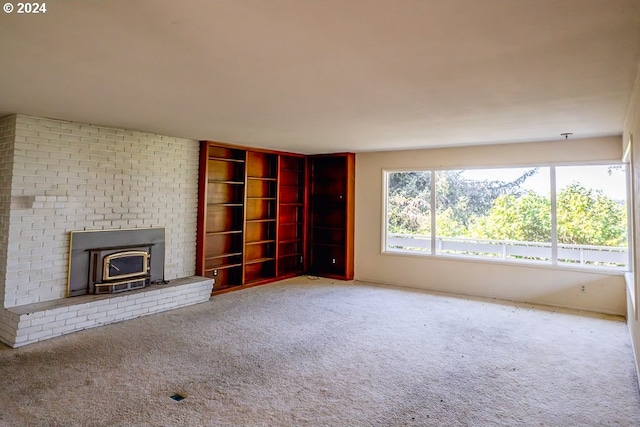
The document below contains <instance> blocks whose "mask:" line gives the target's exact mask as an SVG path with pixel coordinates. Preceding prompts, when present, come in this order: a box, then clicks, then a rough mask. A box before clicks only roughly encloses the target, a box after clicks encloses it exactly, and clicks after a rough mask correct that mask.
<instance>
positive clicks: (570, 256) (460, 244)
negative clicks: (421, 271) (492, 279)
mask: <svg viewBox="0 0 640 427" xmlns="http://www.w3.org/2000/svg"><path fill="white" fill-rule="evenodd" d="M386 249H387V250H388V251H393V252H417V253H429V252H430V251H431V237H430V236H425V235H414V234H392V233H388V234H387V245H386ZM436 254H457V255H467V256H478V257H488V258H493V259H531V260H541V261H551V243H542V242H519V241H512V240H489V239H472V238H462V237H436ZM628 261H629V255H628V248H626V247H610V246H589V245H572V244H564V243H558V262H559V263H561V264H568V265H592V266H602V267H608V268H619V269H625V268H626V266H627V263H628Z"/></svg>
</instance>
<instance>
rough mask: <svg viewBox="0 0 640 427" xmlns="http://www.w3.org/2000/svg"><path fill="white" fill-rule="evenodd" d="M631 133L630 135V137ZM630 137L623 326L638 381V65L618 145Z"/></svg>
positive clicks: (639, 174)
mask: <svg viewBox="0 0 640 427" xmlns="http://www.w3.org/2000/svg"><path fill="white" fill-rule="evenodd" d="M630 135H633V138H630ZM630 139H631V148H630V159H629V160H630V164H631V173H632V176H631V191H630V193H631V199H630V200H629V202H630V204H631V217H630V219H631V222H632V236H630V238H631V242H632V245H633V253H634V254H633V262H632V267H633V272H632V274H633V278H632V280H631V281H630V282H631V286H633V287H634V289H633V292H629V291H627V298H635V301H634V302H635V304H634V302H632V301H628V303H627V307H628V310H629V315H628V316H627V326H628V327H629V333H630V335H631V345H632V348H633V355H634V358H635V365H636V374H637V375H638V379H639V383H640V364H639V363H640V322H639V321H638V319H637V318H636V316H635V312H634V311H633V310H637V309H638V307H637V305H638V302H639V301H638V298H639V295H638V292H637V291H638V268H639V267H640V250H639V249H638V248H637V245H638V243H639V242H640V239H639V236H638V233H640V197H637V195H636V192H637V191H640V67H639V68H638V74H637V75H636V81H635V84H634V88H633V90H632V92H631V97H630V100H629V106H628V109H627V115H626V117H625V120H624V126H623V132H622V146H623V149H626V145H627V144H628V141H629V140H630Z"/></svg>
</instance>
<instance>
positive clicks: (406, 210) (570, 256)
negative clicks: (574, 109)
mask: <svg viewBox="0 0 640 427" xmlns="http://www.w3.org/2000/svg"><path fill="white" fill-rule="evenodd" d="M385 179H386V186H385V187H386V189H385V191H386V203H385V244H384V251H385V252H396V253H415V254H423V255H442V256H466V257H476V258H485V259H501V260H512V261H523V262H538V263H547V264H553V265H575V266H593V267H601V268H625V267H626V266H627V264H628V242H627V215H626V212H627V209H626V172H625V167H624V165H604V166H603V165H597V166H593V165H589V166H548V167H530V168H499V169H465V170H438V171H434V170H421V171H386V172H385Z"/></svg>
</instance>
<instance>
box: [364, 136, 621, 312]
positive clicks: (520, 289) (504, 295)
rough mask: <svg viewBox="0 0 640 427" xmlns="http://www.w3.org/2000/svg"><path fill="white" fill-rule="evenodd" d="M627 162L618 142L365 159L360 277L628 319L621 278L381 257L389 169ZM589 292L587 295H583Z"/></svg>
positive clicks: (515, 266) (503, 147) (514, 146)
mask: <svg viewBox="0 0 640 427" xmlns="http://www.w3.org/2000/svg"><path fill="white" fill-rule="evenodd" d="M621 157H622V148H621V144H620V138H619V137H607V138H592V139H571V140H560V141H553V142H544V143H524V144H510V145H493V146H478V147H464V148H447V149H431V150H411V151H392V152H372V153H359V154H357V156H356V221H355V223H356V248H355V254H356V255H355V278H356V279H358V280H370V281H375V282H381V283H388V284H395V285H401V286H409V287H415V288H421V289H430V290H437V291H444V292H454V293H459V294H465V295H477V296H486V297H494V298H500V299H506V300H514V301H525V302H531V303H538V304H547V305H553V306H561V307H570V308H578V309H584V310H590V311H598V312H603V313H613V314H620V315H624V314H625V313H626V302H625V284H624V277H623V276H622V275H621V274H607V273H599V272H593V271H579V270H576V269H566V268H564V269H563V268H552V267H550V266H549V267H531V266H525V265H518V264H512V263H507V262H491V261H475V260H460V259H454V258H442V257H439V258H435V257H423V256H411V255H395V254H382V253H381V239H382V192H383V188H382V187H383V184H382V172H383V170H384V169H403V168H417V167H429V168H456V167H484V166H512V165H534V164H549V163H553V164H566V163H572V162H599V161H612V162H617V161H619V160H620V158H621ZM583 285H584V286H585V287H586V292H580V287H581V286H583Z"/></svg>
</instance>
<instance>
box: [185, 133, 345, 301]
mask: <svg viewBox="0 0 640 427" xmlns="http://www.w3.org/2000/svg"><path fill="white" fill-rule="evenodd" d="M353 173H354V156H353V154H351V155H346V154H338V155H335V156H333V155H322V156H304V155H300V154H295V153H284V152H278V151H271V150H259V149H249V148H245V147H239V146H231V145H226V144H220V143H214V142H207V141H204V142H202V144H201V151H200V187H199V208H198V236H197V248H196V252H197V254H196V274H198V275H201V276H205V277H210V278H213V279H215V284H214V289H213V291H214V293H218V292H226V291H229V290H233V289H242V288H245V287H249V286H255V285H258V284H263V283H267V282H270V281H273V280H280V279H283V278H286V277H293V276H296V275H300V274H303V273H310V274H317V275H326V276H329V277H335V278H342V279H351V278H353V236H352V235H353Z"/></svg>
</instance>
